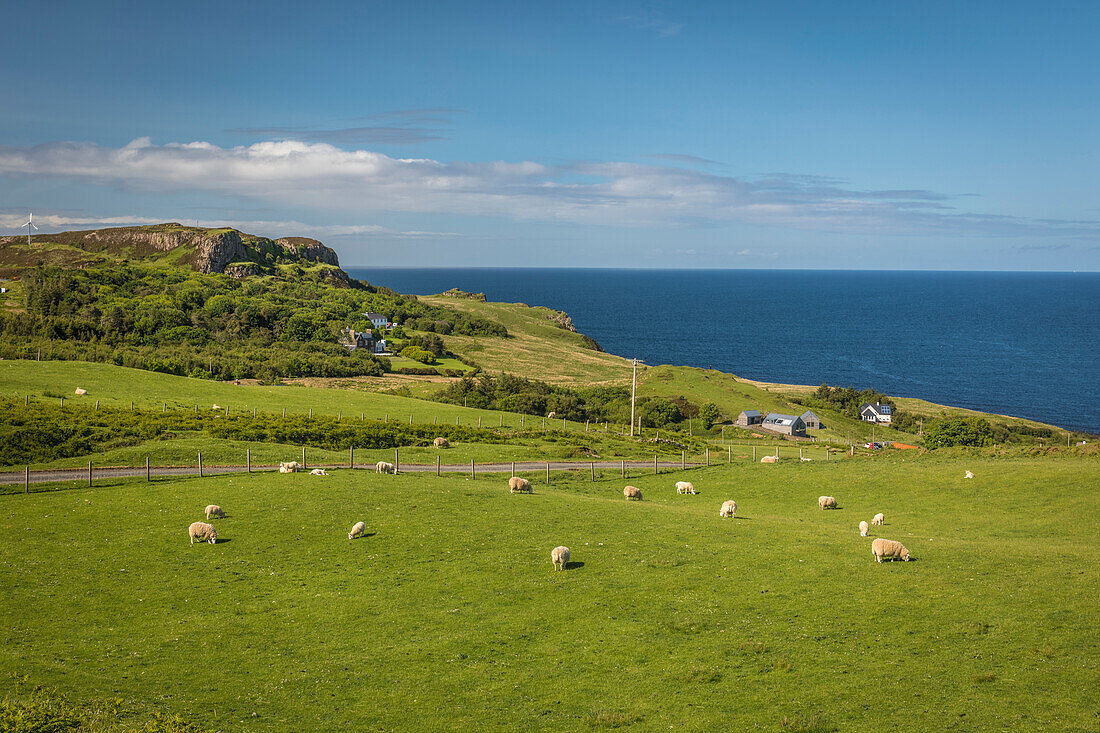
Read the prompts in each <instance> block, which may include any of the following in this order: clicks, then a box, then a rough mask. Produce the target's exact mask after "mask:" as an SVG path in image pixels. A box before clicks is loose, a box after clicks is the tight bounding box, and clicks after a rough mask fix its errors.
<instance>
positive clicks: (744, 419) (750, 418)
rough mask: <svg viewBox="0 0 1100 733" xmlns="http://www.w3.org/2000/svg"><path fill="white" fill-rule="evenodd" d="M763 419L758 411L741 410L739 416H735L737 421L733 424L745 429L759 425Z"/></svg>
mask: <svg viewBox="0 0 1100 733" xmlns="http://www.w3.org/2000/svg"><path fill="white" fill-rule="evenodd" d="M763 419H764V418H763V416H762V415H761V414H760V410H742V411H741V414H740V415H738V416H737V420H735V421H734V424H735V425H740V426H741V427H743V428H747V427H749V426H750V425H759V424H760V422H761V421H762V420H763Z"/></svg>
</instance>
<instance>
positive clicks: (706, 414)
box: [699, 402, 722, 430]
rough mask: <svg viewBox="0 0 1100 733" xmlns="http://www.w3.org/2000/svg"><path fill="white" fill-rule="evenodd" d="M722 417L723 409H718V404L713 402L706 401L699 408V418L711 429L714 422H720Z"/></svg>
mask: <svg viewBox="0 0 1100 733" xmlns="http://www.w3.org/2000/svg"><path fill="white" fill-rule="evenodd" d="M721 417H722V413H721V411H719V409H718V405H716V404H714V403H713V402H704V403H703V406H702V407H700V408H699V419H700V420H702V421H703V425H705V426H706V427H707V429H708V430H709V429H710V427H711V426H712V425H714V423H716V422H718V420H719V418H721Z"/></svg>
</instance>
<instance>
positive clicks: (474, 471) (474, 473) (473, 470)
mask: <svg viewBox="0 0 1100 733" xmlns="http://www.w3.org/2000/svg"><path fill="white" fill-rule="evenodd" d="M470 478H477V467H476V466H474V459H473V458H471V459H470Z"/></svg>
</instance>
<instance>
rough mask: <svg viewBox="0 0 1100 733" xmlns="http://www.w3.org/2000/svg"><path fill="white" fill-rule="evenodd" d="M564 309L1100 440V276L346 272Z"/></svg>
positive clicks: (614, 326) (663, 354)
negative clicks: (1092, 435) (1089, 434)
mask: <svg viewBox="0 0 1100 733" xmlns="http://www.w3.org/2000/svg"><path fill="white" fill-rule="evenodd" d="M346 269H347V271H348V272H349V274H351V275H352V277H355V278H357V279H360V280H365V281H367V282H370V283H372V284H374V285H381V286H385V287H389V288H392V289H394V290H397V291H399V292H402V293H410V294H416V295H428V294H433V293H439V292H442V291H444V290H448V289H450V288H454V287H457V288H459V289H461V290H465V291H469V292H483V293H485V295H486V298H487V299H488V300H490V301H501V302H522V303H526V304H528V305H541V306H546V307H549V308H554V309H556V310H563V311H565V312H567V313H569V315H570V316H571V318H572V319H573V323H574V325H575V326H576V327H577V329H578V330H579V331H581V332H582V333H584V334H587V335H588V336H591V337H592V338H594V339H595V340H596V341H598V342H599V343H600V345H601V346H602V347H603V348H604V349H605V350H607V351H608V352H611V353H613V354H617V355H620V356H624V357H627V358H630V357H634V356H637V357H638V358H640V359H644V360H645V361H646V363H649V364H681V365H685V366H694V367H704V368H714V369H719V370H721V371H724V372H729V373H732V374H736V375H737V376H739V377H742V378H746V379H753V380H759V381H765V382H778V383H786V384H811V385H814V384H821V383H823V382H824V383H828V384H831V385H840V386H849V385H851V386H854V387H857V388H864V387H873V388H875V389H877V390H879V391H882V392H885V393H887V394H890V395H893V396H897V397H918V398H922V399H926V400H929V401H932V402H937V403H940V404H946V405H952V406H956V407H964V408H970V409H974V410H980V411H983V412H992V413H997V414H1004V415H1013V416H1017V417H1026V418H1030V419H1034V420H1040V421H1042V422H1046V423H1051V424H1054V425H1058V426H1062V427H1066V428H1071V429H1074V430H1083V431H1088V432H1092V433H1100V366H1098V361H1100V360H1098V359H1097V354H1098V353H1100V273H1094V272H1018V271H1012V272H1009V271H931V270H920V271H907V270H697V269H665V270H654V269H608V268H484V267H482V268H397V267H378V268H368V267H348V268H346Z"/></svg>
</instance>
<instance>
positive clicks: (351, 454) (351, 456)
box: [348, 446, 355, 470]
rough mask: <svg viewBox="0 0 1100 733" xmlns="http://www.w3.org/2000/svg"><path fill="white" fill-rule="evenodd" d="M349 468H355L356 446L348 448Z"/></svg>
mask: <svg viewBox="0 0 1100 733" xmlns="http://www.w3.org/2000/svg"><path fill="white" fill-rule="evenodd" d="M348 468H350V469H352V470H355V447H354V446H352V447H350V448H348Z"/></svg>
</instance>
